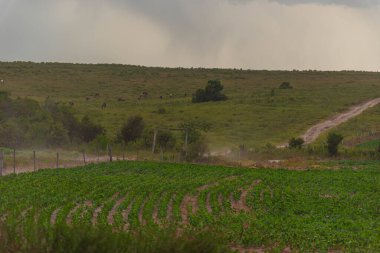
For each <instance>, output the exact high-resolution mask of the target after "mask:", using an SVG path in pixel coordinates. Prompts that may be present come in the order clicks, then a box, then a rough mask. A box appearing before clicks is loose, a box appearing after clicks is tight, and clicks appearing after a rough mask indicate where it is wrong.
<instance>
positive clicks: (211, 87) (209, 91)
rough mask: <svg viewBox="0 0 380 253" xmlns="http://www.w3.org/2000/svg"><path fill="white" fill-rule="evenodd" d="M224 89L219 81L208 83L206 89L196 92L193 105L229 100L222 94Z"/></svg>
mask: <svg viewBox="0 0 380 253" xmlns="http://www.w3.org/2000/svg"><path fill="white" fill-rule="evenodd" d="M223 88H224V87H223V85H222V84H221V82H220V81H219V80H210V81H208V82H207V85H206V87H205V89H199V90H197V91H196V92H195V95H194V97H193V100H192V101H193V103H203V102H209V101H223V100H227V96H226V95H224V94H223V93H222V90H223Z"/></svg>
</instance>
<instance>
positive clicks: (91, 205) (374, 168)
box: [0, 162, 380, 252]
mask: <svg viewBox="0 0 380 253" xmlns="http://www.w3.org/2000/svg"><path fill="white" fill-rule="evenodd" d="M334 166H336V165H334ZM339 166H340V167H341V169H340V170H336V171H331V170H310V171H288V170H267V169H258V170H248V169H242V168H227V167H217V166H202V165H189V164H166V163H153V162H115V163H111V164H109V163H108V164H99V165H88V166H85V167H82V168H77V169H70V170H64V169H59V170H44V171H39V172H36V173H31V174H20V175H10V176H7V177H3V178H1V179H0V193H1V194H0V216H1V217H2V219H3V220H4V221H5V223H6V224H7V225H8V226H10V227H11V228H18V227H31V226H32V224H38V225H39V226H41V227H43V228H46V229H48V230H50V229H54V228H56V227H57V226H68V227H69V228H70V227H72V228H77V227H78V226H79V227H82V228H83V227H85V228H93V229H96V228H101V229H104V230H107V229H109V230H110V229H111V228H112V230H113V231H118V232H115V233H128V234H131V233H132V234H134V233H135V232H136V231H140V232H141V231H148V230H149V231H156V233H157V234H159V233H161V232H160V231H166V232H167V231H172V232H173V236H174V235H175V234H177V235H178V233H179V234H181V233H187V232H189V231H193V232H199V231H208V233H209V234H215V236H216V237H217V238H220V241H218V243H220V244H221V245H223V246H224V247H227V248H229V249H233V248H234V247H235V246H236V247H237V246H239V247H247V248H248V247H254V248H263V249H265V250H268V251H270V250H274V251H276V250H278V251H280V250H283V249H284V248H286V247H290V248H291V249H293V250H298V251H303V252H304V251H328V250H342V251H347V252H355V251H362V252H363V251H364V252H366V251H367V252H371V251H372V252H374V251H377V250H380V240H379V239H380V237H379V235H380V233H379V232H380V226H379V224H380V215H379V213H378V210H379V207H380V201H379V199H380V192H379V191H378V189H380V175H379V172H380V171H379V169H378V166H379V163H377V162H373V163H367V164H365V165H363V166H362V167H361V169H360V170H353V169H352V168H353V167H355V168H357V165H354V164H351V163H344V164H339ZM253 182H256V183H255V184H254V186H252V187H250V186H251V185H253ZM186 199H190V201H188V202H186ZM239 200H240V202H239ZM192 201H193V202H192ZM234 203H235V204H236V203H237V204H236V205H237V206H238V207H236V206H234ZM239 205H240V207H239ZM169 207H170V208H169ZM194 208H195V211H196V212H194V213H193V209H194ZM94 213H97V215H96V219H94ZM127 213H128V215H127V216H128V219H126V214H127ZM53 214H55V217H54V215H53ZM53 218H54V222H52V220H53ZM184 219H186V220H187V221H188V222H185V221H184ZM67 224H68V225H67ZM24 230H25V229H24ZM112 230H110V231H112ZM25 231H27V230H25ZM163 233H164V232H163ZM115 236H116V235H115Z"/></svg>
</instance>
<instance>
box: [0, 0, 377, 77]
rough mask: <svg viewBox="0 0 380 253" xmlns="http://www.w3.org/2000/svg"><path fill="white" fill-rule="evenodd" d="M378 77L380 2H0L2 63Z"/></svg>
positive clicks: (27, 0)
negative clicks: (323, 72) (347, 72)
mask: <svg viewBox="0 0 380 253" xmlns="http://www.w3.org/2000/svg"><path fill="white" fill-rule="evenodd" d="M19 60H21V61H35V62H75V63H122V64H133V65H145V66H165V67H206V68H244V69H269V70H293V69H299V70H307V69H316V70H366V71H380V0H346V1H344V0H284V1H280V0H0V61H19Z"/></svg>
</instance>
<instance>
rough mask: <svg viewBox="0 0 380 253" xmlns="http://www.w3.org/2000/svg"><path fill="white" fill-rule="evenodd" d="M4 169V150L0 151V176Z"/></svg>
mask: <svg viewBox="0 0 380 253" xmlns="http://www.w3.org/2000/svg"><path fill="white" fill-rule="evenodd" d="M3 169H4V152H3V151H0V177H1V176H3Z"/></svg>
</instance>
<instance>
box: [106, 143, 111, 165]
mask: <svg viewBox="0 0 380 253" xmlns="http://www.w3.org/2000/svg"><path fill="white" fill-rule="evenodd" d="M107 146H108V155H109V157H110V162H112V146H111V145H109V144H108V145H107Z"/></svg>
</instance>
